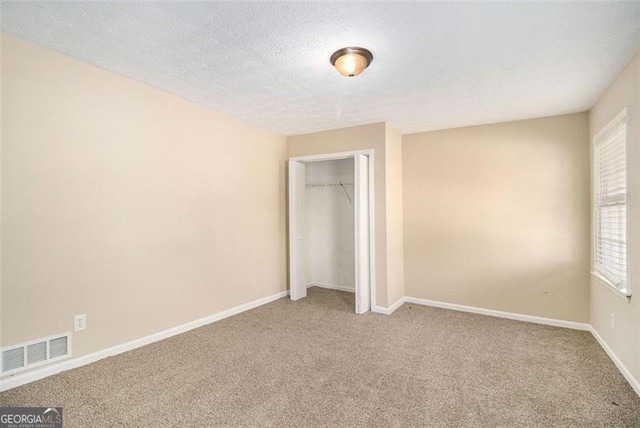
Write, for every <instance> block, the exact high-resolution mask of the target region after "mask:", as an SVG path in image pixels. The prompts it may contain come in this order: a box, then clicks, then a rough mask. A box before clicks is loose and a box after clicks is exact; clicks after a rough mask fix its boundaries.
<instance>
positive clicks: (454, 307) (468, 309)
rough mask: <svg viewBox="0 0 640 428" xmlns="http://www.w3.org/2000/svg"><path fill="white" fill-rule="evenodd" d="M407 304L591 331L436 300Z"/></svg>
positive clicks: (413, 300)
mask: <svg viewBox="0 0 640 428" xmlns="http://www.w3.org/2000/svg"><path fill="white" fill-rule="evenodd" d="M404 299H405V302H406V303H414V304H416V305H424V306H433V307H435V308H443V309H451V310H454V311H461V312H470V313H473V314H480V315H489V316H492V317H498V318H507V319H510V320H516V321H525V322H532V323H535V324H544V325H552V326H555V327H564V328H570V329H573V330H583V331H591V325H589V324H586V323H581V322H575V321H564V320H557V319H553V318H543V317H536V316H533V315H522V314H516V313H513V312H503V311H496V310H493V309H484V308H477V307H475V306H465V305H458V304H455V303H446V302H438V301H436V300H427V299H419V298H417V297H405V298H404Z"/></svg>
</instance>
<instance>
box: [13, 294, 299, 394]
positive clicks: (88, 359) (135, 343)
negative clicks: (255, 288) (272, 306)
mask: <svg viewBox="0 0 640 428" xmlns="http://www.w3.org/2000/svg"><path fill="white" fill-rule="evenodd" d="M288 295H289V291H282V292H280V293H276V294H272V295H271V296H267V297H263V298H261V299H257V300H254V301H252V302H248V303H245V304H242V305H239V306H235V307H233V308H230V309H226V310H224V311H222V312H218V313H217V314H213V315H210V316H208V317H205V318H201V319H198V320H195V321H191V322H188V323H186V324H182V325H179V326H177V327H173V328H170V329H168V330H164V331H161V332H159V333H154V334H151V335H149V336H145V337H141V338H140V339H135V340H132V341H131V342H127V343H123V344H121V345H116V346H112V347H111V348H107V349H103V350H101V351H98V352H94V353H91V354H88V355H83V356H82V357H78V358H73V359H70V360H65V361H64V362H61V363H58V364H52V365H50V366H45V367H42V368H39V369H35V370H33V371H30V372H27V373H24V374H17V375H15V376H9V377H7V378H6V379H3V380H0V392H1V391H6V390H8V389H11V388H15V387H17V386H20V385H24V384H26V383H29V382H33V381H36V380H40V379H43V378H45V377H47V376H51V375H54V374H56V373H60V372H63V371H66V370H71V369H75V368H77V367H82V366H85V365H87V364H90V363H93V362H96V361H98V360H101V359H103V358H106V357H111V356H113V355H118V354H122V353H123V352H127V351H131V350H132V349H136V348H139V347H141V346H145V345H148V344H150V343H153V342H157V341H159V340H162V339H166V338H169V337H171V336H175V335H177V334H180V333H184V332H186V331H189V330H193V329H195V328H198V327H202V326H203V325H207V324H211V323H214V322H216V321H220V320H222V319H225V318H229V317H230V316H233V315H237V314H239V313H242V312H245V311H248V310H250V309H254V308H257V307H258V306H262V305H265V304H267V303H271V302H273V301H274V300H278V299H281V298H283V297H286V296H288Z"/></svg>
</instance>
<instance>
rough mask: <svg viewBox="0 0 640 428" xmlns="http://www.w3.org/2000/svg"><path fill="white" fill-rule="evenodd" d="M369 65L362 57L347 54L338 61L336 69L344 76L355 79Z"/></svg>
mask: <svg viewBox="0 0 640 428" xmlns="http://www.w3.org/2000/svg"><path fill="white" fill-rule="evenodd" d="M367 65H368V64H367V59H366V58H365V57H363V56H362V55H358V54H346V55H342V56H341V57H340V58H338V59H337V60H336V64H335V67H336V69H337V70H338V73H340V74H342V75H343V76H347V77H354V76H357V75H358V74H360V73H362V72H363V71H364V69H365V68H367Z"/></svg>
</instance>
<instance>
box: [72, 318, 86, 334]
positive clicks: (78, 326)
mask: <svg viewBox="0 0 640 428" xmlns="http://www.w3.org/2000/svg"><path fill="white" fill-rule="evenodd" d="M85 328H87V315H86V314H82V315H76V316H75V318H74V319H73V330H74V331H81V330H84V329H85Z"/></svg>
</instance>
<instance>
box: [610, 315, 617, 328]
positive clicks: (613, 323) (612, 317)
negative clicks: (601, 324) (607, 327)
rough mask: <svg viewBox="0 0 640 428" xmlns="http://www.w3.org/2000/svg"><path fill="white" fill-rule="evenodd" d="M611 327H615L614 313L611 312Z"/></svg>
mask: <svg viewBox="0 0 640 428" xmlns="http://www.w3.org/2000/svg"><path fill="white" fill-rule="evenodd" d="M611 329H613V330H615V329H616V314H611Z"/></svg>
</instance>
